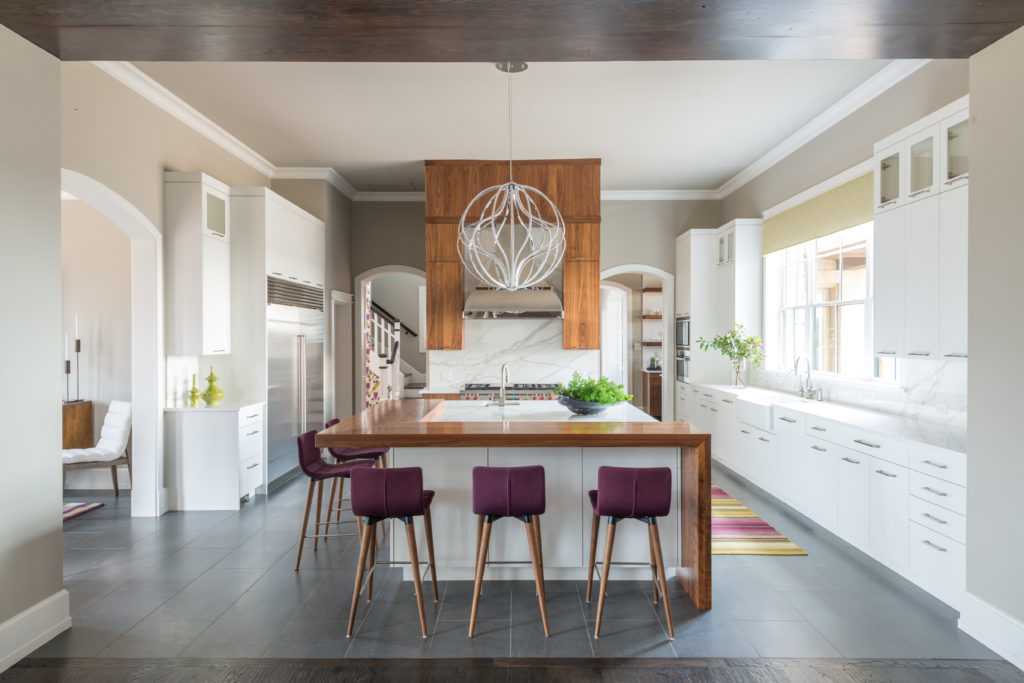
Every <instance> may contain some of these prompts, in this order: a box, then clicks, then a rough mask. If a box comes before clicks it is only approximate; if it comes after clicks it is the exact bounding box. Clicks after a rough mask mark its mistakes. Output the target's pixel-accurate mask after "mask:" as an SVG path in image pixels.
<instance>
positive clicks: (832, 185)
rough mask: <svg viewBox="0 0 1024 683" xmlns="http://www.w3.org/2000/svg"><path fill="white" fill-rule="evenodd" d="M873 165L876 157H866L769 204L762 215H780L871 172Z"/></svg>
mask: <svg viewBox="0 0 1024 683" xmlns="http://www.w3.org/2000/svg"><path fill="white" fill-rule="evenodd" d="M873 167H874V159H865V160H864V161H862V162H860V163H859V164H857V165H856V166H851V167H850V168H848V169H846V170H845V171H842V172H840V173H837V174H835V175H834V176H832V177H831V178H829V179H827V180H823V181H821V182H820V183H818V184H817V185H813V186H811V187H809V188H807V189H806V190H804V191H803V192H800V193H797V194H795V195H793V196H792V197H790V198H789V199H784V200H783V201H781V202H779V203H778V204H776V205H775V206H769V207H768V208H767V209H765V210H764V211H762V212H761V217H762V218H765V219H767V218H771V217H772V216H778V215H779V214H780V213H782V212H783V211H788V210H789V209H792V208H793V207H794V206H800V205H801V204H803V203H804V202H807V201H810V200H812V199H814V198H815V197H817V196H818V195H821V194H825V193H826V192H828V191H829V190H834V189H836V188H837V187H839V186H840V185H845V184H846V183H848V182H850V181H851V180H854V179H855V178H859V177H861V176H862V175H864V174H865V173H871V172H872V171H873V170H874V168H873Z"/></svg>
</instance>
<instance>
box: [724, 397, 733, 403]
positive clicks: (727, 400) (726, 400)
mask: <svg viewBox="0 0 1024 683" xmlns="http://www.w3.org/2000/svg"><path fill="white" fill-rule="evenodd" d="M722 403H732V401H730V400H729V399H727V398H723V399H722Z"/></svg>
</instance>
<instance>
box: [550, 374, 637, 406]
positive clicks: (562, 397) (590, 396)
mask: <svg viewBox="0 0 1024 683" xmlns="http://www.w3.org/2000/svg"><path fill="white" fill-rule="evenodd" d="M555 393H557V394H558V395H559V399H558V402H559V403H561V404H562V405H563V406H565V407H566V408H568V409H569V410H571V411H572V412H574V413H576V414H577V415H597V414H598V413H602V412H604V410H605V409H606V408H608V406H612V405H615V404H616V403H622V402H623V401H628V400H629V399H631V398H633V395H632V394H627V393H626V392H625V391H623V389H622V385H621V384H616V383H615V382H613V381H611V380H610V379H608V378H607V377H601V378H599V379H594V378H592V377H584V376H583V375H581V374H580V373H579V372H574V373H573V375H572V381H571V382H569V384H567V385H563V384H558V385H556V386H555Z"/></svg>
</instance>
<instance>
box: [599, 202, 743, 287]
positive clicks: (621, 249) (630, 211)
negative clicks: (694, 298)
mask: <svg viewBox="0 0 1024 683" xmlns="http://www.w3.org/2000/svg"><path fill="white" fill-rule="evenodd" d="M723 222H724V221H723V220H722V213H721V202H717V201H699V202H693V201H636V202H634V201H603V202H601V270H607V269H608V268H611V267H613V266H621V265H625V264H628V263H639V264H643V265H648V266H655V267H657V268H661V269H662V270H666V271H668V272H669V273H675V272H676V250H675V249H676V248H675V243H676V242H675V240H676V237H678V236H679V235H680V234H682V233H683V232H685V231H687V230H689V229H691V228H717V227H718V226H719V225H721V224H722V223H723Z"/></svg>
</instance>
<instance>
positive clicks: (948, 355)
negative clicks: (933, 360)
mask: <svg viewBox="0 0 1024 683" xmlns="http://www.w3.org/2000/svg"><path fill="white" fill-rule="evenodd" d="M942 357H943V358H967V354H966V353H946V354H943V356H942Z"/></svg>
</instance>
